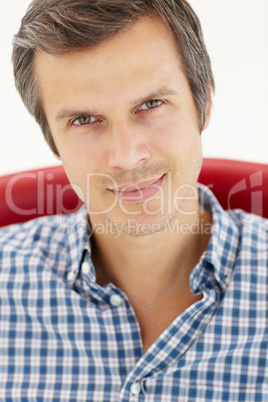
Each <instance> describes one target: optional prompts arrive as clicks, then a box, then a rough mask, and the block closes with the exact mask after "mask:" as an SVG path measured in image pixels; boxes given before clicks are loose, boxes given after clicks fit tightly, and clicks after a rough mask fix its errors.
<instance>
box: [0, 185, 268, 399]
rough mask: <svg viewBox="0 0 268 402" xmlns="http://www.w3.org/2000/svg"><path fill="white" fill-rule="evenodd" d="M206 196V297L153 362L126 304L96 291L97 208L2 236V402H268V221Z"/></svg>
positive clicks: (200, 284)
mask: <svg viewBox="0 0 268 402" xmlns="http://www.w3.org/2000/svg"><path fill="white" fill-rule="evenodd" d="M199 190H200V202H201V203H202V204H203V205H204V206H205V208H206V209H208V210H210V211H211V212H212V214H213V230H212V236H211V238H210V242H209V245H208V248H207V250H206V252H204V254H203V255H202V257H201V259H200V261H199V263H198V264H197V265H196V266H195V268H194V269H193V271H192V273H191V277H190V286H191V291H192V292H193V294H197V293H200V292H202V293H203V299H202V300H200V301H198V302H196V303H195V304H193V305H191V306H190V307H189V308H187V310H186V311H184V312H183V313H182V314H181V315H179V316H178V317H177V318H176V319H175V320H174V321H173V323H172V324H171V325H170V326H169V327H168V328H167V329H166V330H165V331H164V332H163V333H162V334H161V336H160V337H159V338H158V339H157V340H156V342H155V343H154V344H153V345H152V346H151V347H150V348H149V349H148V350H147V352H146V353H143V349H142V340H141V334H140V329H139V325H138V322H137V319H136V317H135V314H134V311H133V308H132V306H131V305H130V303H129V301H128V298H127V297H126V295H125V294H124V293H122V291H121V290H120V289H118V288H117V287H115V286H114V285H113V284H108V285H106V286H103V287H101V286H99V285H98V284H97V283H96V280H95V279H96V278H95V271H94V267H93V264H92V261H91V258H90V255H91V253H90V235H89V230H88V225H87V222H88V220H87V212H86V208H85V207H82V209H81V210H80V211H79V212H78V213H77V214H75V215H70V216H65V217H44V218H41V219H37V220H34V221H30V222H28V223H26V224H23V225H13V226H10V227H6V228H4V229H2V230H1V231H0V244H1V247H0V302H1V304H0V401H5V402H11V401H12V402H26V401H27V402H37V401H48V402H49V401H51V402H52V401H53V402H67V401H72V402H84V401H85V402H91V401H94V402H95V401H100V402H110V401H116V402H119V401H131V402H132V401H133V402H134V401H146V402H150V401H155V402H164V401H165V402H168V401H181V402H188V401H196V402H207V401H231V402H236V401H239V402H240V401H268V225H267V221H266V220H263V219H261V218H259V217H257V216H253V215H249V214H246V213H245V212H243V211H241V210H235V211H229V212H225V211H223V210H222V208H221V207H220V205H219V203H218V202H217V200H216V199H215V198H214V196H213V195H212V193H211V192H210V191H209V190H208V189H207V188H205V187H203V186H200V188H199ZM178 297H179V295H178ZM144 308H146V306H144ZM156 319H157V317H156Z"/></svg>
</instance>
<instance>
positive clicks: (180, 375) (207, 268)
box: [0, 0, 268, 402]
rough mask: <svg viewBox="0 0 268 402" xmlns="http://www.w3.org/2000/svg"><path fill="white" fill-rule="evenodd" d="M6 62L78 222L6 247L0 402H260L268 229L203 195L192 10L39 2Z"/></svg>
mask: <svg viewBox="0 0 268 402" xmlns="http://www.w3.org/2000/svg"><path fill="white" fill-rule="evenodd" d="M13 62H14V72H15V82H16V85H17V88H18V90H19V92H20V94H21V96H22V99H23V101H24V102H25V104H26V106H27V108H28V110H29V111H30V112H31V113H32V114H33V115H34V117H35V118H36V120H37V121H38V122H39V124H40V126H41V128H42V131H43V133H44V135H45V138H46V140H47V141H48V143H49V145H50V147H51V149H52V151H53V152H54V154H55V155H56V156H57V157H58V158H60V159H61V160H62V162H63V165H64V167H65V169H66V172H67V175H68V177H69V179H70V182H71V184H72V186H73V188H74V190H75V191H76V192H77V194H78V195H79V197H80V198H81V199H82V200H83V201H84V202H85V206H84V207H82V209H81V210H80V211H79V212H78V213H77V214H75V215H71V216H69V217H64V218H61V219H60V218H59V217H50V218H41V219H38V220H36V221H32V222H28V223H26V224H24V225H15V226H12V227H9V228H6V229H4V230H2V231H1V252H0V253H1V254H0V256H1V261H2V262H1V271H0V272H1V281H0V283H1V306H2V307H1V309H2V310H1V338H0V339H1V349H0V353H1V366H0V367H1V368H0V370H1V378H0V384H1V386H0V395H1V398H2V399H1V400H5V401H42V400H45V401H64V402H66V401H107V402H108V401H198V402H200V401H215V400H221V401H226V400H228V401H232V402H235V401H242V400H245V401H257V400H260V401H261V400H262V401H264V400H268V388H267V384H268V369H266V363H267V358H268V355H267V342H268V333H267V328H268V325H267V324H268V322H267V320H268V314H267V294H268V274H267V267H268V256H267V244H268V236H267V229H265V227H266V223H265V222H263V221H262V219H261V218H258V217H255V216H252V215H247V214H246V213H244V212H242V211H233V212H232V213H230V212H224V211H223V210H222V209H221V207H220V205H219V204H218V202H217V200H216V199H215V198H214V196H213V194H212V193H211V192H210V191H209V190H208V189H207V188H205V187H204V186H198V184H197V179H198V175H199V172H200V168H201V164H202V151H201V132H202V131H203V130H204V129H205V128H206V127H207V126H208V124H209V119H210V110H211V93H212V92H213V89H214V82H213V76H212V72H211V67H210V61H209V57H208V55H207V52H206V48H205V45H204V43H203V39H202V33H201V28H200V24H199V21H198V18H197V16H196V15H195V14H194V12H193V10H192V9H191V8H190V6H189V5H188V3H187V2H186V1H185V0H176V1H174V0H151V1H147V0H134V1H131V2H125V1H121V0H110V1H109V0H57V1H56V0H45V1H44V0H42V1H41V0H34V1H33V3H32V4H31V6H30V8H29V10H28V11H27V14H26V16H25V17H24V19H23V20H22V25H21V28H20V31H19V33H18V34H17V35H16V37H15V40H14V51H13ZM249 218H250V219H249Z"/></svg>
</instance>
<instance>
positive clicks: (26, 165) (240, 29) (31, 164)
mask: <svg viewBox="0 0 268 402" xmlns="http://www.w3.org/2000/svg"><path fill="white" fill-rule="evenodd" d="M28 4H29V0H8V1H5V2H4V1H3V0H2V3H1V5H0V50H1V63H0V68H1V74H0V119H1V120H0V121H1V131H0V175H3V174H7V173H10V172H16V171H21V170H25V169H32V168H36V167H42V166H49V165H55V164H58V163H59V162H58V161H57V160H56V159H55V158H54V157H53V155H52V154H51V152H50V150H49V148H48V146H47V145H46V143H45V141H44V140H43V138H42V134H41V131H40V129H39V126H38V125H37V124H36V123H35V121H34V119H33V118H32V117H31V116H30V115H29V114H28V112H27V111H26V109H25V107H24V105H23V104H22V101H21V100H20V98H19V95H18V94H17V92H16V90H15V87H14V84H13V75H12V74H13V73H12V66H11V61H10V55H11V42H12V36H13V34H14V33H16V32H17V30H18V28H19V24H20V19H21V18H22V16H23V15H24V13H25V10H26V8H27V6H28ZM190 4H191V5H192V6H193V8H194V9H195V11H196V12H197V14H198V15H199V18H200V20H201V23H202V26H203V31H204V36H205V41H206V44H207V48H208V51H209V54H210V57H211V60H212V67H213V71H214V76H215V81H216V95H215V97H214V99H213V104H214V106H213V115H212V121H211V124H210V127H209V128H208V129H207V130H206V131H205V132H204V133H203V134H202V136H203V148H204V156H210V157H221V158H229V159H240V160H248V161H256V162H264V163H268V129H267V117H268V24H267V20H268V1H267V0H254V1H253V0H224V1H219V0H190Z"/></svg>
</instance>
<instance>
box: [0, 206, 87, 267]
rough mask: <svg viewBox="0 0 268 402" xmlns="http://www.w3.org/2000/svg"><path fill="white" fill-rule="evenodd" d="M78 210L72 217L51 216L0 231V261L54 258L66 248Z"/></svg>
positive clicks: (75, 223)
mask: <svg viewBox="0 0 268 402" xmlns="http://www.w3.org/2000/svg"><path fill="white" fill-rule="evenodd" d="M79 218H80V220H81V210H80V211H78V212H77V213H76V214H72V215H54V216H45V217H41V218H36V219H33V220H31V221H28V222H25V223H21V224H14V225H10V226H6V227H3V228H1V229H0V261H2V266H3V261H7V260H10V259H16V260H19V259H20V258H21V259H24V260H25V259H27V258H31V259H33V258H38V259H39V260H40V259H48V258H51V257H52V258H55V256H56V255H57V254H60V252H61V251H62V252H64V250H65V251H66V248H67V247H68V240H67V239H68V235H69V233H70V231H72V230H74V229H76V228H77V224H78V223H79Z"/></svg>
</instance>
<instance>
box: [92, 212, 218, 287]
mask: <svg viewBox="0 0 268 402" xmlns="http://www.w3.org/2000/svg"><path fill="white" fill-rule="evenodd" d="M197 211H198V212H197V214H196V215H194V216H191V217H190V218H187V222H186V219H184V221H183V224H179V222H180V220H179V218H176V219H174V220H173V222H171V223H170V226H169V227H168V228H165V229H166V230H162V232H160V233H157V234H150V235H146V236H129V235H126V234H121V235H120V236H114V235H113V234H97V233H95V234H94V236H93V239H92V258H93V262H94V265H95V268H96V274H97V281H98V282H99V283H100V284H101V285H104V284H105V283H108V282H112V283H114V284H115V285H116V286H119V287H120V288H121V289H122V290H123V291H125V292H126V293H127V289H128V287H129V284H130V283H131V284H135V283H137V285H138V284H139V287H140V286H141V285H140V282H141V278H142V283H143V286H144V288H145V289H146V286H147V284H148V283H150V287H152V286H155V287H156V288H157V287H161V288H163V287H165V286H167V287H168V286H170V284H172V283H174V280H177V281H179V282H180V283H181V284H186V283H187V284H188V280H189V275H190V272H191V270H192V268H193V267H194V266H195V265H196V264H197V262H198V260H199V258H200V256H201V254H202V253H203V251H204V250H205V249H206V247H207V243H208V240H209V233H204V231H202V229H203V228H204V225H205V224H207V223H210V221H211V217H210V214H209V213H208V212H206V211H204V210H203V209H200V208H198V209H197ZM201 225H202V227H201ZM187 229H188V230H187Z"/></svg>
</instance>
